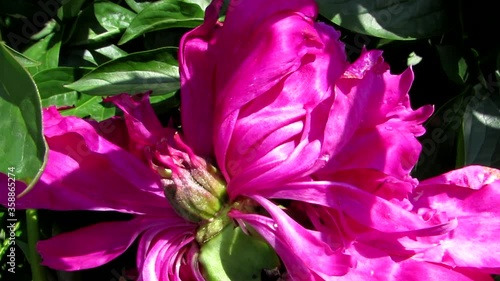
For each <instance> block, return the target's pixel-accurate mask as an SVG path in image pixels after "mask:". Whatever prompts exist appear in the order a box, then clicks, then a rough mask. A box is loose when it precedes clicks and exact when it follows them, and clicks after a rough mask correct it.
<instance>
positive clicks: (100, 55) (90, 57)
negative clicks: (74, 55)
mask: <svg viewBox="0 0 500 281" xmlns="http://www.w3.org/2000/svg"><path fill="white" fill-rule="evenodd" d="M126 55H127V52H125V51H123V50H122V49H120V48H118V47H117V46H116V45H113V44H111V45H108V46H104V47H101V48H97V49H89V50H84V51H83V59H84V60H86V61H87V62H90V63H92V64H94V65H96V66H97V65H100V64H103V63H105V62H108V61H110V60H113V59H117V58H120V57H123V56H126Z"/></svg>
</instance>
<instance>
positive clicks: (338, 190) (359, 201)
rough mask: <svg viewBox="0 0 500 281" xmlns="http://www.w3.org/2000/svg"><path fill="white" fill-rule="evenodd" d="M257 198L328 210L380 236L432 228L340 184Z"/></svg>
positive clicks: (285, 189)
mask: <svg viewBox="0 0 500 281" xmlns="http://www.w3.org/2000/svg"><path fill="white" fill-rule="evenodd" d="M259 195H260V196H263V197H266V198H276V199H290V200H297V201H303V202H308V203H312V204H317V205H322V206H325V207H330V208H333V209H336V210H339V211H342V212H344V213H345V214H346V215H348V216H350V217H351V218H353V219H355V220H356V221H358V222H359V223H361V224H363V225H365V226H368V227H371V228H374V229H377V230H380V231H382V232H407V231H414V230H418V229H422V228H427V227H429V226H432V224H428V223H426V222H425V221H424V220H422V219H421V218H420V217H419V216H418V215H417V214H414V213H412V212H410V211H409V210H406V209H403V208H401V207H400V206H398V205H396V204H393V203H391V202H389V201H387V200H385V199H382V198H380V197H378V196H375V195H373V194H371V193H368V192H366V191H363V190H361V189H359V188H357V187H355V186H351V185H348V184H344V183H339V182H325V181H323V182H322V181H317V182H296V183H290V184H287V185H284V186H281V187H276V188H273V189H269V190H264V191H261V192H260V194H259Z"/></svg>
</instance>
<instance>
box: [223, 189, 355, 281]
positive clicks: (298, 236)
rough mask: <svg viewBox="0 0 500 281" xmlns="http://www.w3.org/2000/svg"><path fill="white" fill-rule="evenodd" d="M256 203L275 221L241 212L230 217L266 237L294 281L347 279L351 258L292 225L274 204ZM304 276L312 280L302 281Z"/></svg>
mask: <svg viewBox="0 0 500 281" xmlns="http://www.w3.org/2000/svg"><path fill="white" fill-rule="evenodd" d="M253 199H254V200H256V201H257V202H259V203H260V204H261V205H262V206H263V207H264V208H265V209H266V210H267V211H268V212H269V213H270V214H271V216H272V217H273V220H271V219H267V218H264V217H260V216H255V215H245V214H241V213H238V212H233V213H231V216H232V217H233V218H237V219H243V220H245V221H246V222H248V223H250V224H251V225H252V226H253V227H255V229H256V230H257V231H258V232H259V233H260V234H261V235H263V237H264V238H265V239H266V240H267V241H268V242H269V243H270V244H271V245H272V246H273V247H274V248H275V250H276V251H277V253H278V255H279V256H280V257H281V258H282V259H283V261H284V262H285V265H286V267H287V270H288V271H289V273H290V274H291V276H292V278H294V280H315V277H313V276H317V277H322V278H325V277H327V276H339V275H344V274H346V273H347V272H348V270H349V268H351V267H352V266H353V264H352V260H351V258H350V257H349V256H348V255H345V254H343V253H341V252H338V251H334V250H332V249H331V248H330V246H328V244H327V243H326V242H324V241H321V240H320V239H319V237H318V236H316V235H314V234H312V233H311V232H310V231H308V230H306V229H305V228H303V227H302V226H301V225H299V224H298V223H296V222H295V221H293V220H292V219H291V218H290V217H288V215H286V214H285V213H284V212H283V211H282V210H281V209H280V208H278V207H277V206H275V205H274V204H273V203H271V202H270V201H268V200H266V199H264V198H262V197H260V196H254V197H253ZM297 241H301V243H297ZM307 272H309V273H308V274H306V273H307ZM303 274H306V275H309V277H308V278H307V279H306V278H302V277H303Z"/></svg>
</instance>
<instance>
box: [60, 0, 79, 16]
mask: <svg viewBox="0 0 500 281" xmlns="http://www.w3.org/2000/svg"><path fill="white" fill-rule="evenodd" d="M84 3H85V0H67V1H63V3H62V6H61V7H60V8H59V10H58V11H57V16H58V17H59V18H60V19H61V20H63V21H65V20H68V19H71V18H73V17H76V16H78V14H79V13H80V10H81V8H82V6H83V4H84Z"/></svg>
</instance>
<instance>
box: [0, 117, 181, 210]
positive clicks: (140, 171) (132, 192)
mask: <svg viewBox="0 0 500 281" xmlns="http://www.w3.org/2000/svg"><path fill="white" fill-rule="evenodd" d="M44 129H45V135H46V139H47V143H48V145H49V153H48V162H47V166H46V168H45V170H44V172H43V174H42V177H41V178H40V181H39V182H38V183H37V184H36V186H35V188H33V189H32V190H31V191H30V192H28V193H27V194H26V195H25V196H24V197H22V198H20V199H18V200H16V205H17V207H18V208H39V209H52V210H117V211H120V212H127V213H152V214H157V213H159V214H161V213H169V212H172V209H171V208H170V207H169V206H168V203H167V201H166V199H164V196H163V191H162V188H161V187H160V179H159V178H158V176H157V175H155V174H154V173H153V172H152V171H151V170H150V169H149V167H147V166H146V165H145V164H144V163H142V162H141V161H140V160H139V159H137V158H136V157H134V156H133V155H131V154H130V153H128V152H127V151H124V150H123V149H122V148H120V147H118V146H116V145H114V144H112V143H110V142H108V141H107V140H106V139H104V138H102V137H101V136H100V135H98V134H97V133H96V131H95V129H94V128H93V126H92V125H90V124H89V123H87V122H86V121H84V120H82V119H79V118H76V117H61V115H60V114H59V113H58V112H57V111H56V110H55V109H54V108H50V109H47V110H44ZM0 179H1V180H2V182H3V181H4V180H5V182H7V177H6V176H5V175H3V174H2V175H0ZM4 186H7V185H4ZM25 187H26V185H25V184H22V183H18V185H17V188H16V191H17V193H20V192H21V191H23V190H24V189H25ZM6 200H7V198H4V197H3V196H2V197H1V199H0V203H1V204H4V205H5V204H6Z"/></svg>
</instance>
